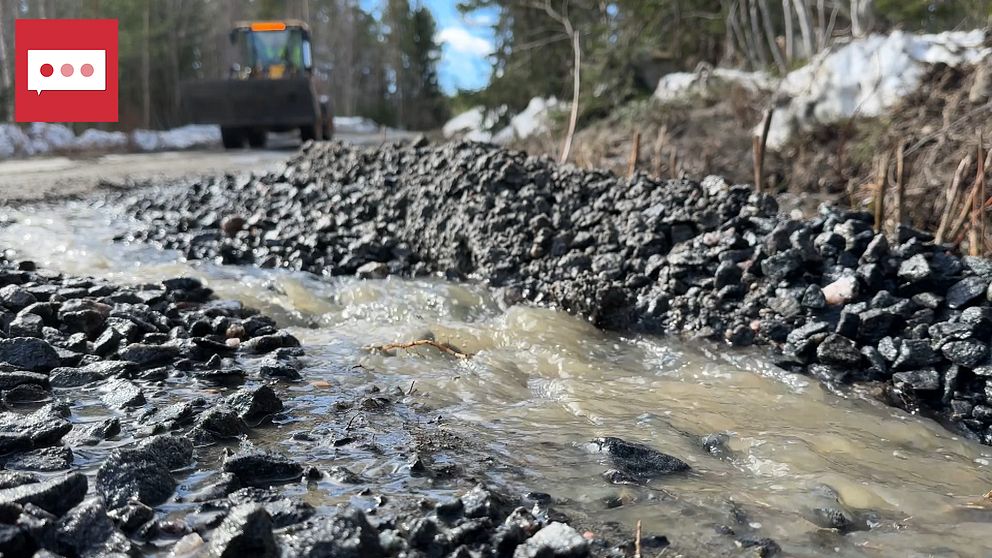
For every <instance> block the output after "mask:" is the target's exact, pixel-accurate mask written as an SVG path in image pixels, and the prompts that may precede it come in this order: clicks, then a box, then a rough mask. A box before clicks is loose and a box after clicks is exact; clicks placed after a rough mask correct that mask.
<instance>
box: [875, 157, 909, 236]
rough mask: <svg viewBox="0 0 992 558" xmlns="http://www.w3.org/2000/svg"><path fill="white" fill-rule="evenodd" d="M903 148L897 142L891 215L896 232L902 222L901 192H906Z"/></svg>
mask: <svg viewBox="0 0 992 558" xmlns="http://www.w3.org/2000/svg"><path fill="white" fill-rule="evenodd" d="M905 150H906V146H905V144H904V143H903V142H899V147H898V148H897V150H896V199H895V206H896V207H895V210H896V212H895V215H894V216H893V217H892V219H893V221H895V232H896V234H898V232H899V225H901V224H902V199H903V194H905V192H906V168H905V162H906V161H905ZM879 230H881V224H879Z"/></svg>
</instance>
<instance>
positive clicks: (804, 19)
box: [792, 0, 813, 58]
mask: <svg viewBox="0 0 992 558" xmlns="http://www.w3.org/2000/svg"><path fill="white" fill-rule="evenodd" d="M792 4H793V5H794V6H795V8H796V18H797V19H798V20H799V34H800V35H801V36H802V39H803V41H802V42H803V56H804V57H806V58H809V57H811V56H813V18H812V17H811V16H810V14H809V7H808V6H807V5H806V0H792Z"/></svg>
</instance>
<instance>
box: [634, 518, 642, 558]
mask: <svg viewBox="0 0 992 558" xmlns="http://www.w3.org/2000/svg"><path fill="white" fill-rule="evenodd" d="M634 558H641V520H640V519H638V520H637V528H636V530H635V531H634Z"/></svg>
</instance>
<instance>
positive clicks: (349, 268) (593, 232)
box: [0, 141, 992, 444]
mask: <svg viewBox="0 0 992 558" xmlns="http://www.w3.org/2000/svg"><path fill="white" fill-rule="evenodd" d="M175 188H181V189H182V195H176V192H177V190H176V189H175ZM114 198H115V200H114V201H116V202H119V203H121V204H123V206H124V207H125V208H126V209H127V211H128V212H129V213H131V214H133V215H135V216H136V217H137V218H138V219H139V220H141V221H143V222H144V226H143V227H139V228H138V229H137V230H136V231H135V232H134V233H133V234H131V235H129V236H127V237H126V238H122V240H140V241H147V242H154V243H157V244H159V245H162V246H164V247H167V248H173V249H178V250H180V251H181V252H182V253H183V254H184V255H185V256H186V257H188V258H192V259H203V258H209V259H213V260H216V261H218V262H221V263H230V264H255V265H258V266H262V267H285V268H290V269H298V270H307V271H311V272H314V273H317V274H322V275H357V276H359V277H366V278H378V277H385V276H387V275H422V274H428V273H441V274H444V275H446V276H448V277H450V278H454V279H459V278H469V279H474V280H480V281H483V282H485V283H487V284H489V285H491V286H493V287H495V288H498V289H501V290H502V291H503V294H504V297H503V298H504V299H505V301H506V303H507V304H512V303H517V302H524V301H529V302H532V303H536V304H542V305H549V306H553V307H557V308H561V309H564V310H567V311H570V312H573V313H576V314H578V315H582V316H585V317H587V318H589V319H590V320H592V321H593V322H594V323H596V324H597V325H598V326H600V327H604V328H610V329H621V330H627V329H632V330H639V331H668V332H675V333H679V334H687V335H692V336H701V337H708V338H716V339H720V340H725V341H727V342H728V343H731V344H733V345H738V346H743V345H750V344H755V343H759V344H766V345H770V346H772V347H774V349H775V353H776V354H777V355H779V362H780V364H781V365H782V366H784V367H786V368H789V369H793V370H797V371H801V372H803V373H807V374H810V375H812V376H815V377H817V378H819V379H820V380H822V381H823V382H825V383H826V384H827V385H829V386H842V385H845V384H850V383H868V384H871V385H873V386H875V387H877V389H876V391H877V392H878V393H879V394H880V396H881V397H882V398H883V399H885V400H886V401H888V402H889V403H891V404H894V405H897V406H899V407H902V408H904V409H907V410H909V411H912V412H921V413H926V414H929V415H933V416H935V417H936V418H938V419H940V420H943V421H945V422H946V423H947V424H948V425H949V426H950V427H951V428H953V429H955V430H957V431H959V432H961V433H963V434H964V435H966V436H968V437H970V438H973V439H975V440H979V441H981V442H983V443H986V444H990V443H992V360H990V350H989V346H990V342H992V305H990V296H989V295H990V293H989V284H990V282H992V262H989V261H988V260H985V259H980V258H974V257H960V256H959V255H957V254H955V253H953V252H952V251H951V250H950V249H949V248H948V247H944V246H937V245H934V244H933V242H932V238H931V237H930V236H929V235H927V234H925V233H922V232H920V231H916V230H912V229H910V228H907V227H901V228H900V229H899V230H898V232H897V233H896V234H895V235H893V236H892V237H889V238H887V237H885V236H883V235H881V234H877V233H876V232H875V231H874V230H873V222H872V216H871V215H869V214H867V213H863V212H856V211H846V210H842V209H833V208H823V209H821V211H820V213H819V214H818V215H817V216H815V217H814V218H812V219H806V220H802V219H799V220H797V219H791V218H789V217H787V216H783V215H781V214H779V211H778V207H777V204H776V202H775V200H774V199H773V198H771V197H769V196H766V195H760V194H756V193H755V192H753V190H752V189H751V187H750V186H747V185H732V184H728V183H726V182H725V181H723V180H722V179H719V178H716V177H708V178H706V179H705V180H703V181H702V182H694V181H690V180H679V181H664V180H656V179H652V178H649V177H646V176H643V175H638V176H636V177H633V178H630V179H627V178H617V177H615V176H613V175H611V174H608V173H604V172H597V171H585V170H578V169H575V168H573V167H570V166H564V167H561V166H558V165H555V164H554V163H552V162H550V161H549V160H547V159H542V158H533V157H528V156H526V155H525V154H523V153H519V152H512V151H506V150H502V149H499V148H495V147H492V146H487V145H481V144H473V143H451V144H445V145H429V144H428V143H427V142H426V141H418V142H415V143H414V144H412V145H386V146H384V147H382V148H378V149H361V148H355V147H349V146H344V145H340V144H314V145H309V146H306V147H304V149H303V150H302V151H301V152H300V153H299V154H298V155H297V156H295V157H294V158H292V159H291V160H290V161H289V162H288V163H287V164H286V165H285V166H284V168H282V169H280V170H278V171H276V172H271V173H268V174H255V175H227V176H222V177H216V178H214V179H208V180H202V181H196V182H193V183H185V184H182V185H178V186H174V187H171V188H170V187H164V188H157V189H147V190H143V191H141V192H139V193H137V194H129V195H118V196H114ZM0 294H2V293H0ZM12 294H13V293H12ZM25 327H31V324H25Z"/></svg>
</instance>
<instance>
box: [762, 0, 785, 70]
mask: <svg viewBox="0 0 992 558" xmlns="http://www.w3.org/2000/svg"><path fill="white" fill-rule="evenodd" d="M757 4H758V8H759V11H760V12H761V22H762V25H763V26H764V28H765V38H766V39H767V40H768V50H770V51H772V58H773V59H774V60H775V64H776V65H777V66H778V69H779V70H780V71H781V72H782V73H783V74H784V73H785V72H786V70H787V68H786V66H785V60H784V59H783V58H782V51H780V50H779V48H778V43H777V42H776V41H775V28H774V27H772V17H771V14H770V13H769V11H768V2H767V1H766V0H757Z"/></svg>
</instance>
